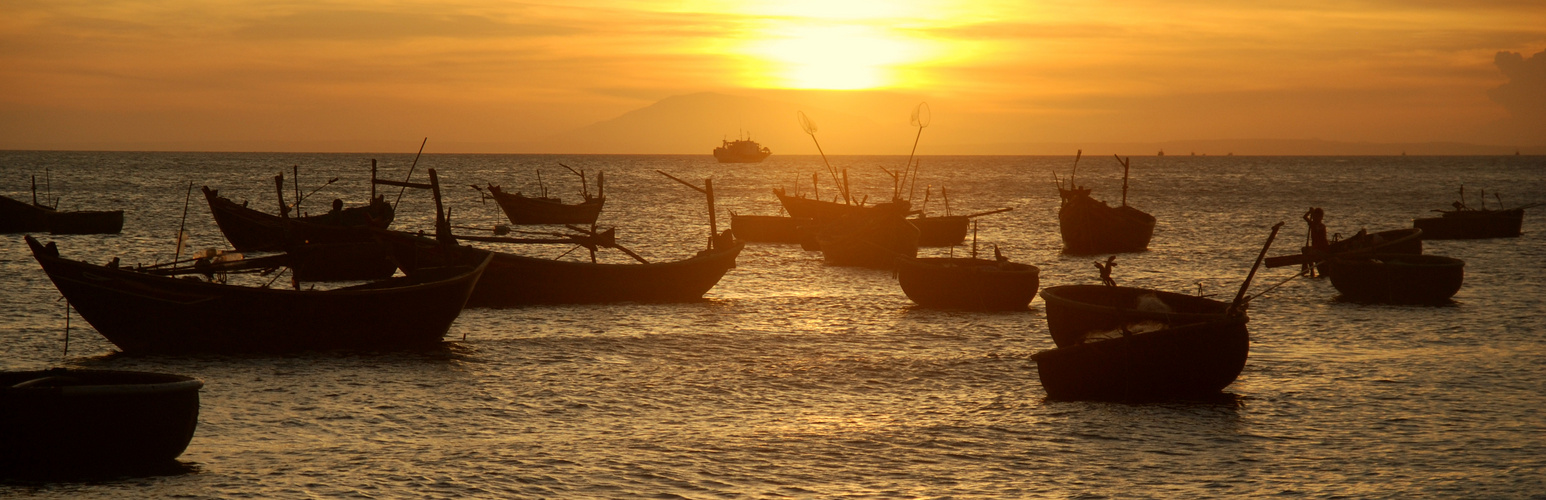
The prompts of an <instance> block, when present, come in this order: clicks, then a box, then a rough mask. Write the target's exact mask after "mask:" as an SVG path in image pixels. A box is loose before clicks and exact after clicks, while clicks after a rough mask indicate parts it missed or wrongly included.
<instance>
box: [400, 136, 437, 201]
mask: <svg viewBox="0 0 1546 500" xmlns="http://www.w3.org/2000/svg"><path fill="white" fill-rule="evenodd" d="M425 144H429V138H428V137H425V138H424V142H420V143H419V153H418V154H415V155H413V164H412V165H409V166H408V176H407V177H404V178H403V182H408V181H411V180H413V169H414V168H415V167H418V166H419V156H420V155H423V154H424V145H425ZM407 190H408V187H407V186H403V188H402V189H399V190H398V191H397V201H394V202H392V211H393V212H397V204H398V203H402V202H403V191H407Z"/></svg>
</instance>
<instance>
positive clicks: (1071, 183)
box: [1068, 149, 1084, 189]
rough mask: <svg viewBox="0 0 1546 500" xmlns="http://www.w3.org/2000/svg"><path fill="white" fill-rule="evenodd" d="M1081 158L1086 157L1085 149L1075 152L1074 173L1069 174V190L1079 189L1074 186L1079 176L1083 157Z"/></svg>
mask: <svg viewBox="0 0 1546 500" xmlns="http://www.w3.org/2000/svg"><path fill="white" fill-rule="evenodd" d="M1081 156H1084V150H1083V149H1079V150H1075V152H1074V171H1073V172H1069V173H1068V189H1078V187H1079V186H1077V185H1074V176H1075V175H1079V157H1081Z"/></svg>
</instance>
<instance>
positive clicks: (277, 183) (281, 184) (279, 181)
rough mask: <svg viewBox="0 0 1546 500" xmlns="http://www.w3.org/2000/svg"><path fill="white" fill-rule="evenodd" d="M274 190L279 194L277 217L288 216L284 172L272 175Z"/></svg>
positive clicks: (288, 208)
mask: <svg viewBox="0 0 1546 500" xmlns="http://www.w3.org/2000/svg"><path fill="white" fill-rule="evenodd" d="M274 191H275V192H276V193H278V194H279V218H281V219H285V218H288V217H289V216H290V207H287V206H285V174H284V172H280V173H279V175H276V176H274Z"/></svg>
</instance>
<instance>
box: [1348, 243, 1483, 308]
mask: <svg viewBox="0 0 1546 500" xmlns="http://www.w3.org/2000/svg"><path fill="white" fill-rule="evenodd" d="M1319 267H1320V270H1321V272H1322V273H1323V274H1325V275H1326V277H1328V278H1330V279H1331V285H1332V286H1334V287H1336V289H1337V291H1338V292H1341V293H1342V295H1341V298H1342V299H1343V300H1347V301H1351V302H1367V303H1380V304H1443V303H1448V302H1449V301H1450V298H1451V297H1454V296H1455V293H1456V292H1459V291H1460V285H1461V283H1462V282H1464V281H1465V261H1463V260H1460V259H1456V258H1451V257H1441V256H1437V255H1412V254H1399V253H1385V254H1382V253H1376V254H1365V255H1359V256H1350V257H1333V258H1331V259H1329V260H1327V261H1325V262H1322V263H1320V264H1319Z"/></svg>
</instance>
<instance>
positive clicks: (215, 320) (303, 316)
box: [26, 236, 491, 353]
mask: <svg viewBox="0 0 1546 500" xmlns="http://www.w3.org/2000/svg"><path fill="white" fill-rule="evenodd" d="M26 240H27V245H28V246H29V247H31V248H32V255H33V257H34V258H36V259H37V261H38V264H40V265H42V266H43V271H44V272H45V273H47V274H48V277H49V279H51V280H53V282H54V286H56V287H57V288H59V293H60V294H62V295H64V297H65V299H66V300H68V301H69V302H70V305H72V306H73V307H74V308H75V310H76V311H78V312H79V313H80V316H81V317H82V318H85V320H86V322H88V323H90V324H91V326H93V327H95V328H96V330H97V332H99V333H101V334H102V336H103V337H106V338H107V340H108V341H110V342H112V343H113V344H114V345H116V346H118V348H119V349H122V350H123V352H126V353H141V352H284V351H300V350H312V349H371V350H376V349H394V348H412V347H426V346H433V345H436V344H438V343H440V341H441V337H443V336H444V335H445V333H446V331H447V330H448V329H449V328H450V327H451V322H452V321H455V320H456V317H457V315H458V314H459V313H460V312H461V310H462V306H463V304H465V303H466V302H467V297H468V296H470V295H471V294H472V290H473V285H475V284H476V283H477V282H478V277H479V276H481V275H482V274H483V271H484V269H485V268H487V267H488V261H489V260H491V257H489V258H485V259H484V260H483V261H482V262H473V263H472V264H473V265H472V266H456V267H442V268H439V269H429V268H420V269H419V270H418V272H417V273H415V274H414V275H413V276H409V277H404V278H393V279H388V280H383V281H378V282H372V283H366V284H362V285H356V286H350V287H344V288H338V289H332V290H286V289H271V288H259V287H245V286H235V285H227V284H222V283H216V282H206V281H203V280H199V279H196V278H192V277H182V278H177V277H171V276H161V275H156V274H151V273H148V272H141V271H136V270H134V269H130V268H119V267H117V266H116V260H115V261H114V263H113V264H112V265H109V266H100V265H94V264H87V263H85V262H80V261H76V260H69V259H65V258H62V257H60V256H59V250H58V249H57V248H56V247H55V245H54V244H53V243H49V244H48V245H47V246H44V245H42V244H40V243H38V241H37V240H35V239H33V238H32V237H31V236H28V237H27V238H26Z"/></svg>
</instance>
